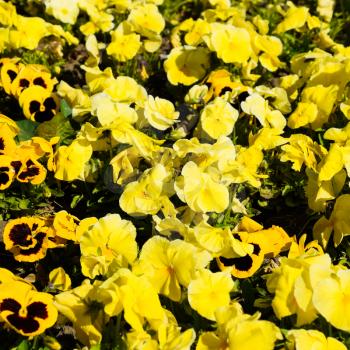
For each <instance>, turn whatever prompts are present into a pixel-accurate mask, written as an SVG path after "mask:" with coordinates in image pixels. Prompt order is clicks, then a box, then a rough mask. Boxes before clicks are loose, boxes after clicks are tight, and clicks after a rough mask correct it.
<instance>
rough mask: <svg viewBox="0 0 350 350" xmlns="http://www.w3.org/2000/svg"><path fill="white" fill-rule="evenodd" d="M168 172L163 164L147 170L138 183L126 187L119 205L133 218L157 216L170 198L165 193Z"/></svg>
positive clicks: (131, 183)
mask: <svg viewBox="0 0 350 350" xmlns="http://www.w3.org/2000/svg"><path fill="white" fill-rule="evenodd" d="M168 175H169V174H168V172H167V170H166V168H165V167H164V166H163V165H162V164H157V165H156V166H155V167H153V168H151V169H148V170H146V171H145V172H144V173H143V175H142V177H141V178H140V179H139V180H138V181H133V182H130V183H128V184H127V185H126V186H125V189H124V192H123V193H122V195H121V196H120V199H119V205H120V207H121V208H122V210H123V211H125V212H126V213H128V214H129V215H132V216H143V215H155V214H157V213H158V211H159V210H160V209H161V208H162V207H163V205H164V201H165V200H166V199H167V198H168V197H167V196H166V195H165V194H164V193H163V191H164V189H163V187H164V185H165V183H166V180H167V177H168Z"/></svg>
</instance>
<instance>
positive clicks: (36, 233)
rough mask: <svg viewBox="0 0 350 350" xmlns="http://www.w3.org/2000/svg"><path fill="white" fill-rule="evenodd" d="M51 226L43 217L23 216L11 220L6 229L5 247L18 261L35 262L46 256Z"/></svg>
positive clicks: (4, 236)
mask: <svg viewBox="0 0 350 350" xmlns="http://www.w3.org/2000/svg"><path fill="white" fill-rule="evenodd" d="M50 234H51V232H50V228H49V227H47V226H46V222H45V220H43V219H40V218H37V217H22V218H18V219H14V220H10V221H9V222H8V223H7V224H6V226H5V229H4V235H3V240H4V243H5V249H6V250H9V251H11V252H12V253H13V255H14V258H15V259H16V260H17V261H25V262H34V261H37V260H40V259H42V258H44V257H45V255H46V250H47V248H48V236H49V235H50Z"/></svg>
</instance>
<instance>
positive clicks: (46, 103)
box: [44, 97, 57, 110]
mask: <svg viewBox="0 0 350 350" xmlns="http://www.w3.org/2000/svg"><path fill="white" fill-rule="evenodd" d="M44 106H45V108H46V110H49V109H56V107H57V104H56V102H55V100H54V99H53V98H52V97H48V98H47V99H46V100H45V101H44Z"/></svg>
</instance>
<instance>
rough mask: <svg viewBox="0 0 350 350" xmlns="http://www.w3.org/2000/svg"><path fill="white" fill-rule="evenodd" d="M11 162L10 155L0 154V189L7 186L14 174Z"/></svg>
mask: <svg viewBox="0 0 350 350" xmlns="http://www.w3.org/2000/svg"><path fill="white" fill-rule="evenodd" d="M0 142H1V139H0ZM0 146H1V145H0ZM11 163H12V158H11V157H8V156H4V155H0V191H2V190H6V188H9V187H10V186H11V183H12V180H13V178H14V177H15V175H16V173H15V169H14V168H13V167H12V165H11Z"/></svg>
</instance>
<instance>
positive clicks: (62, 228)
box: [53, 210, 79, 242]
mask: <svg viewBox="0 0 350 350" xmlns="http://www.w3.org/2000/svg"><path fill="white" fill-rule="evenodd" d="M78 224H79V219H78V218H77V217H76V216H73V215H71V214H68V213H67V211H65V210H61V211H59V212H57V213H56V214H55V218H54V220H53V228H54V230H55V235H56V236H58V237H61V238H64V239H68V240H71V241H74V242H76V241H77V239H76V230H77V228H78Z"/></svg>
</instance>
